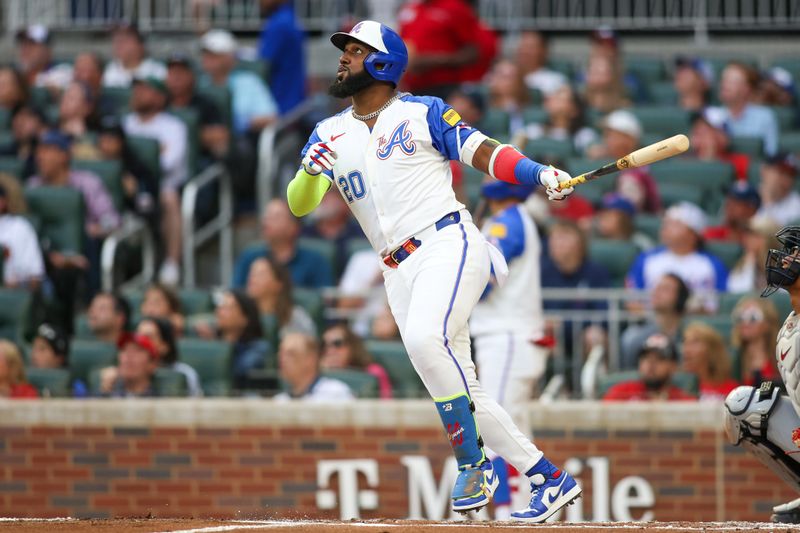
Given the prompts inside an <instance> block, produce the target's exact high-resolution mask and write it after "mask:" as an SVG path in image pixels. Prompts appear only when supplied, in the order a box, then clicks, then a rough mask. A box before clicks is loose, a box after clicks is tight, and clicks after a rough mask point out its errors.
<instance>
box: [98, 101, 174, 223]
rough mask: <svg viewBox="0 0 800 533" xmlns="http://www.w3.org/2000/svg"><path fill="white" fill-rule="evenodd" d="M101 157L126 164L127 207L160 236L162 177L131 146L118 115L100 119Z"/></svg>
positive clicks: (99, 139) (123, 183)
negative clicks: (159, 181) (160, 179)
mask: <svg viewBox="0 0 800 533" xmlns="http://www.w3.org/2000/svg"><path fill="white" fill-rule="evenodd" d="M97 148H98V150H99V151H100V158H101V159H104V160H106V161H120V162H121V163H122V178H121V180H120V181H121V184H122V195H123V202H124V207H125V209H126V210H128V211H130V212H132V213H135V214H136V215H138V216H139V217H141V218H142V219H143V220H145V221H146V222H147V223H148V224H149V225H150V227H151V230H152V231H153V233H154V234H155V235H159V234H160V231H159V227H158V223H159V204H158V202H157V200H156V199H157V198H158V196H159V192H158V189H159V183H158V176H156V175H154V171H153V170H151V169H150V167H149V166H148V165H146V164H145V163H144V162H143V161H142V160H141V158H140V157H139V156H138V155H137V154H136V152H134V151H133V150H131V149H130V147H129V146H128V138H127V135H125V130H124V129H122V124H121V123H120V121H119V119H118V118H117V117H115V116H106V117H104V118H103V119H102V120H101V121H100V129H99V131H98V135H97Z"/></svg>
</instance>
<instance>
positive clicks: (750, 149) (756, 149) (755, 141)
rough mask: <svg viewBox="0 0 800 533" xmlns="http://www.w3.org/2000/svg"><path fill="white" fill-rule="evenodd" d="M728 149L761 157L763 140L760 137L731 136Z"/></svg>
mask: <svg viewBox="0 0 800 533" xmlns="http://www.w3.org/2000/svg"><path fill="white" fill-rule="evenodd" d="M730 150H731V152H738V153H741V154H747V155H750V156H753V157H761V156H763V155H764V141H763V139H762V138H761V137H732V138H731V145H730Z"/></svg>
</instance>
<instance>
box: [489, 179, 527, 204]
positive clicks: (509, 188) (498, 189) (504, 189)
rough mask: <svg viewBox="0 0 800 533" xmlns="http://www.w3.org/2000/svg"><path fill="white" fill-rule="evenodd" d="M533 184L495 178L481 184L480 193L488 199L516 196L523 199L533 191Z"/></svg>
mask: <svg viewBox="0 0 800 533" xmlns="http://www.w3.org/2000/svg"><path fill="white" fill-rule="evenodd" d="M534 188H535V187H534V186H533V185H516V184H514V183H506V182H505V181H500V180H495V181H490V182H488V183H484V184H483V185H482V186H481V194H482V195H483V197H484V198H487V199H489V200H504V199H506V198H516V199H517V200H525V199H526V198H528V196H530V195H531V193H532V192H533V191H534Z"/></svg>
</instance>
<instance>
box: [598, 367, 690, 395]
mask: <svg viewBox="0 0 800 533" xmlns="http://www.w3.org/2000/svg"><path fill="white" fill-rule="evenodd" d="M637 379H639V372H638V371H636V370H626V371H624V372H613V373H611V374H606V375H605V376H601V377H599V378H598V380H597V388H596V390H597V397H598V398H602V397H603V396H605V394H606V393H607V392H608V390H609V389H610V388H611V387H613V386H614V385H616V384H618V383H623V382H625V381H634V380H637ZM672 384H673V385H675V386H676V387H679V388H681V389H683V390H684V391H686V392H688V393H689V394H693V395H695V396H696V395H697V393H698V390H699V387H700V383H699V381H698V379H697V376H696V375H695V374H690V373H688V372H676V373H675V374H674V375H673V376H672Z"/></svg>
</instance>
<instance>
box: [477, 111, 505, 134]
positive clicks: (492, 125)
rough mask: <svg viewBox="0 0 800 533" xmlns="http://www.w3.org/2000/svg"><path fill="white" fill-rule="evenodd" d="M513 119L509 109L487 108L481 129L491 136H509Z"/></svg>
mask: <svg viewBox="0 0 800 533" xmlns="http://www.w3.org/2000/svg"><path fill="white" fill-rule="evenodd" d="M510 121H511V119H510V117H509V114H508V112H507V111H503V110H501V109H487V110H486V113H484V114H483V120H481V123H480V128H479V129H480V130H481V131H482V132H484V133H485V134H486V135H488V136H489V137H494V138H501V139H505V138H508V130H509V127H510V124H511V122H510Z"/></svg>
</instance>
